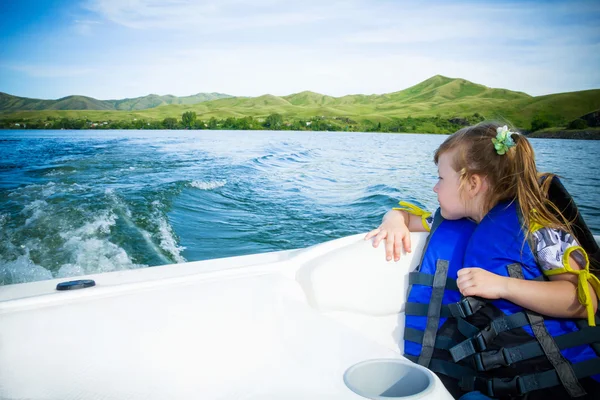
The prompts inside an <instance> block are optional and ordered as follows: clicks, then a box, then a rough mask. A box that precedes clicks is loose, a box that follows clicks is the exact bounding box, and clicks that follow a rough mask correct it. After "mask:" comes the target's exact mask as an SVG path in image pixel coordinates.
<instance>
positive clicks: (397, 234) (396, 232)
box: [365, 212, 410, 261]
mask: <svg viewBox="0 0 600 400" xmlns="http://www.w3.org/2000/svg"><path fill="white" fill-rule="evenodd" d="M396 213H397V212H394V214H388V215H386V217H385V218H384V220H383V222H382V223H381V225H380V226H379V228H377V229H373V230H372V231H371V232H369V233H367V235H366V236H365V240H369V239H371V238H373V237H374V238H375V239H374V240H373V247H377V246H379V243H380V242H381V241H382V240H383V239H385V258H386V260H388V261H391V260H392V256H393V257H394V261H398V260H400V254H401V253H402V248H403V247H404V250H405V251H406V252H407V253H410V231H409V230H408V227H407V226H406V223H405V222H404V217H403V216H401V214H400V213H397V214H396Z"/></svg>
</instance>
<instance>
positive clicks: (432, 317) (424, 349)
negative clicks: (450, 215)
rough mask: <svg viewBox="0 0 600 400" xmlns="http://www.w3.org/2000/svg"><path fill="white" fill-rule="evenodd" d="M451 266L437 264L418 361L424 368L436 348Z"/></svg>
mask: <svg viewBox="0 0 600 400" xmlns="http://www.w3.org/2000/svg"><path fill="white" fill-rule="evenodd" d="M449 265H450V263H449V262H448V261H446V260H437V262H436V268H435V275H434V278H433V286H432V290H431V298H430V299H429V309H428V310H427V324H426V325H425V331H424V333H423V342H422V345H421V355H420V356H419V361H418V363H419V365H422V366H424V367H428V366H429V362H430V361H431V357H432V356H433V350H434V348H435V340H436V336H437V330H438V326H439V322H440V314H441V309H442V300H443V297H444V288H445V286H446V277H447V276H448V267H449Z"/></svg>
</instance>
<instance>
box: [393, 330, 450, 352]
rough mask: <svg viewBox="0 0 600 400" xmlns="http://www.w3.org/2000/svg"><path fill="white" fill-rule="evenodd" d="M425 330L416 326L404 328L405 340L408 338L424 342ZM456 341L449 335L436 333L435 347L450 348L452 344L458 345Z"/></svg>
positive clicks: (416, 341) (412, 340)
mask: <svg viewBox="0 0 600 400" xmlns="http://www.w3.org/2000/svg"><path fill="white" fill-rule="evenodd" d="M423 335H424V332H423V331H420V330H418V329H414V328H404V340H408V341H411V342H415V343H423ZM456 344H457V343H456V341H455V340H453V339H452V338H450V337H448V336H440V335H436V338H435V344H434V346H433V347H435V348H436V349H442V350H448V349H450V348H451V347H452V346H456Z"/></svg>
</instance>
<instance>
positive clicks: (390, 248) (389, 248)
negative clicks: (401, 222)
mask: <svg viewBox="0 0 600 400" xmlns="http://www.w3.org/2000/svg"><path fill="white" fill-rule="evenodd" d="M393 252H394V234H392V233H390V234H388V235H387V238H386V240H385V259H386V260H388V261H391V259H392V255H393V254H392V253H393Z"/></svg>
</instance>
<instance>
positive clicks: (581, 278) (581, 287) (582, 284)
mask: <svg viewBox="0 0 600 400" xmlns="http://www.w3.org/2000/svg"><path fill="white" fill-rule="evenodd" d="M576 250H579V251H581V253H582V254H583V257H584V259H585V267H584V268H583V269H580V270H574V269H573V268H571V265H570V263H569V256H570V255H571V253H572V252H574V251H576ZM562 264H563V266H564V268H557V269H551V270H548V271H544V275H547V276H550V275H560V274H564V273H567V272H568V273H571V274H575V275H578V280H577V299H578V300H579V303H581V305H582V306H584V307H585V308H586V310H587V314H588V324H589V325H590V326H596V321H595V318H594V308H593V305H592V298H591V294H590V287H589V285H588V283H589V284H590V285H591V286H592V289H594V292H595V295H596V296H598V294H600V280H599V279H598V277H597V276H596V275H594V274H592V273H591V272H590V260H589V258H588V255H587V253H586V252H585V250H584V249H583V247H581V246H573V247H569V248H568V249H567V250H566V251H565V254H564V255H563V259H562Z"/></svg>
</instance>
